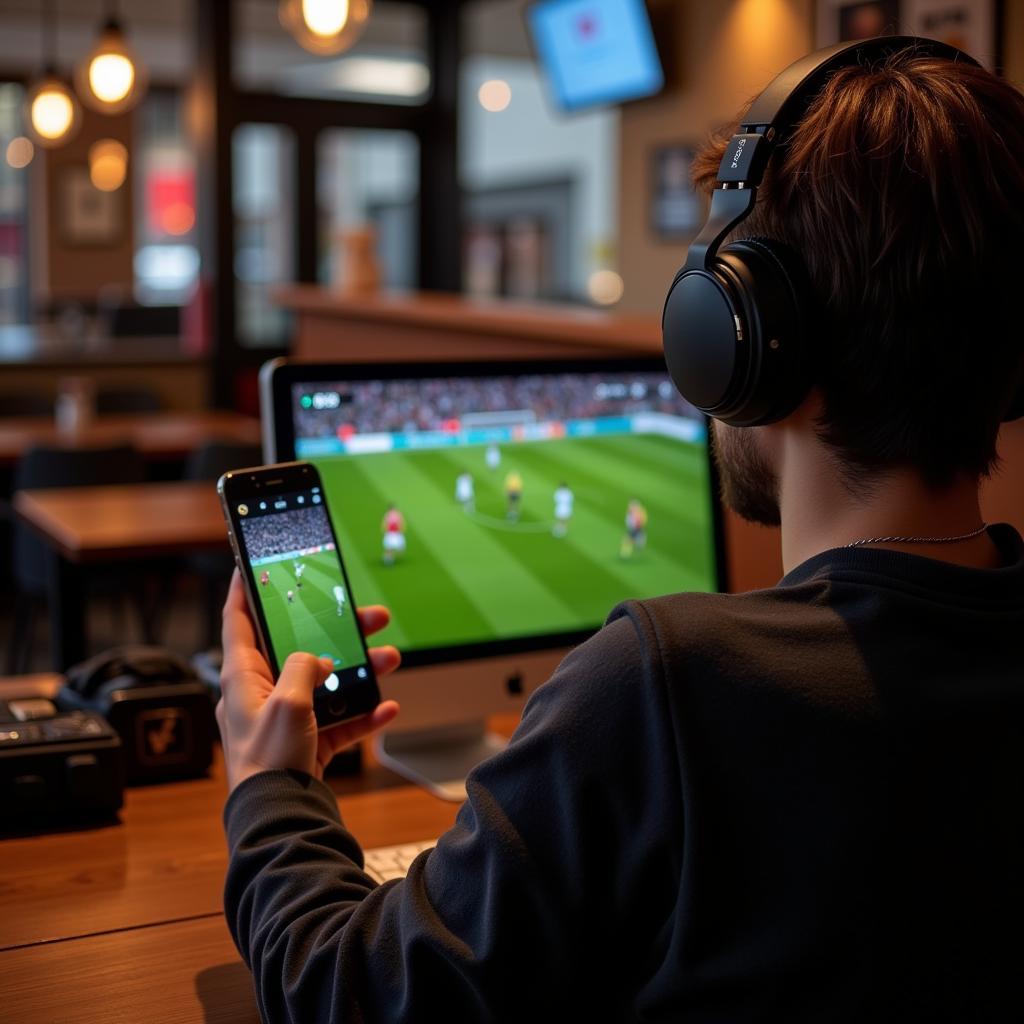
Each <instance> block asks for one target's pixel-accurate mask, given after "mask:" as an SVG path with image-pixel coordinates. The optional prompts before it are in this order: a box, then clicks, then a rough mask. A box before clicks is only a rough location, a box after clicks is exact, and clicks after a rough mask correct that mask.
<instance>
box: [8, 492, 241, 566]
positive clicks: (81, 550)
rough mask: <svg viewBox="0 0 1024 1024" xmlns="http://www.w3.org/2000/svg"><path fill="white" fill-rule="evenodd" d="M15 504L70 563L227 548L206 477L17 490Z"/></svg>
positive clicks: (216, 501)
mask: <svg viewBox="0 0 1024 1024" xmlns="http://www.w3.org/2000/svg"><path fill="white" fill-rule="evenodd" d="M14 509H15V511H16V512H17V513H18V515H20V516H21V517H22V519H24V520H25V521H26V522H27V523H28V524H29V525H30V526H31V527H33V528H34V529H35V530H36V531H37V532H38V533H40V534H41V535H42V536H43V538H44V539H45V540H46V541H47V543H49V544H51V545H52V546H54V547H55V548H57V550H58V551H59V552H60V553H61V554H62V555H63V556H64V557H65V558H68V559H70V560H71V561H73V562H99V561H111V560H120V559H127V558H135V557H140V556H154V555H157V556H158V555H170V554H177V553H180V552H183V551H197V550H203V549H207V550H215V549H219V548H223V549H224V550H225V551H226V550H228V541H227V527H226V526H225V525H224V516H223V514H222V513H221V508H220V499H219V498H218V497H217V491H216V488H215V486H214V484H212V483H210V482H209V481H206V482H203V483H191V482H176V483H157V484H117V485H112V486H106V487H66V488H54V489H52V490H43V491H18V492H17V493H16V494H15V495H14Z"/></svg>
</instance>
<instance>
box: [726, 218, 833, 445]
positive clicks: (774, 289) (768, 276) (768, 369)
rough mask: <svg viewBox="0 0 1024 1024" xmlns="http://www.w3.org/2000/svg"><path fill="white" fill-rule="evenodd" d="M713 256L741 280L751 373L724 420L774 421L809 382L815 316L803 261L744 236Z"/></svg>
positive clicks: (817, 324)
mask: <svg viewBox="0 0 1024 1024" xmlns="http://www.w3.org/2000/svg"><path fill="white" fill-rule="evenodd" d="M718 255H719V257H720V258H721V259H722V260H723V262H724V263H725V264H726V265H731V266H732V268H733V272H734V273H735V274H736V276H737V278H742V281H743V286H742V291H741V294H742V298H743V300H744V302H745V306H746V308H745V313H746V322H747V323H748V324H749V325H750V328H751V330H750V347H751V363H752V372H751V374H750V377H749V381H748V386H747V388H746V389H745V390H744V393H743V395H742V396H741V398H740V400H739V402H738V405H737V408H736V409H735V410H734V411H733V412H732V414H731V417H730V419H729V420H728V422H730V423H732V424H733V425H734V426H756V425H759V424H764V423H774V422H775V421H776V420H780V419H782V418H783V417H784V416H788V415H789V413H791V412H792V411H793V410H794V409H795V408H796V407H797V406H798V405H799V404H800V403H801V402H802V401H803V400H804V399H805V398H806V397H807V393H808V391H810V389H811V384H812V383H813V380H814V372H813V348H812V342H811V336H812V332H815V331H816V330H817V329H819V327H820V323H821V318H820V316H819V315H818V312H817V303H816V301H815V298H814V292H813V289H812V288H811V284H810V279H809V278H808V276H807V271H806V269H805V268H804V265H803V261H802V260H801V259H800V257H799V256H797V254H796V253H795V252H794V251H793V250H792V249H791V248H789V246H787V245H784V244H783V243H782V242H777V241H775V240H774V239H770V238H760V237H755V238H744V239H741V240H739V241H736V242H732V243H731V244H729V245H727V246H725V247H723V249H722V250H721V251H720V252H719V254H718Z"/></svg>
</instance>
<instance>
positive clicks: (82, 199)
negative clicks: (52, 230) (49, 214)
mask: <svg viewBox="0 0 1024 1024" xmlns="http://www.w3.org/2000/svg"><path fill="white" fill-rule="evenodd" d="M57 198H58V217H59V221H58V228H59V230H60V235H61V237H62V238H63V240H64V242H65V243H66V244H67V245H83V246H106V245H114V244H115V243H116V242H118V241H119V240H120V237H121V233H122V231H123V230H124V197H123V195H122V190H121V189H118V190H117V191H116V192H102V191H100V189H98V188H96V186H95V185H93V183H92V181H90V179H89V168H88V167H86V166H85V165H84V164H81V165H79V164H73V165H72V166H70V167H65V168H64V169H63V171H62V173H61V176H60V189H59V192H58V197H57Z"/></svg>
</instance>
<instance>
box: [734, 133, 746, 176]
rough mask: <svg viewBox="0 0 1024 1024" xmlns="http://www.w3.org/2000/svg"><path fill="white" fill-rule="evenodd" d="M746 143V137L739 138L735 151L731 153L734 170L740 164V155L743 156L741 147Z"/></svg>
mask: <svg viewBox="0 0 1024 1024" xmlns="http://www.w3.org/2000/svg"><path fill="white" fill-rule="evenodd" d="M746 144H747V140H746V139H740V140H739V142H737V143H736V152H735V153H733V155H732V164H731V166H732V169H733V170H734V171H735V170H736V168H737V167H739V165H740V157H741V156H743V147H744V146H745V145H746Z"/></svg>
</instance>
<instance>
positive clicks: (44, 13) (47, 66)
mask: <svg viewBox="0 0 1024 1024" xmlns="http://www.w3.org/2000/svg"><path fill="white" fill-rule="evenodd" d="M54 8H55V3H54V0H43V2H41V3H40V5H39V15H40V29H41V35H42V41H43V75H42V78H40V79H39V81H37V82H35V83H34V84H33V85H32V86H31V87H30V88H29V90H28V92H27V93H26V95H25V123H26V125H28V129H29V134H30V135H31V136H32V138H33V140H34V141H35V142H36V143H37V144H38V145H40V146H43V147H45V148H47V149H53V148H55V147H56V146H63V145H64V143H65V142H67V141H68V140H69V139H70V138H72V136H73V135H74V134H75V132H76V131H78V126H79V124H80V122H81V119H82V110H81V107H79V105H78V100H76V99H75V94H74V93H73V92H72V91H71V89H70V88H69V87H68V85H67V83H66V82H64V81H62V79H61V78H60V77H59V76H58V74H57V66H56V57H57V12H56V10H55V9H54Z"/></svg>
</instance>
